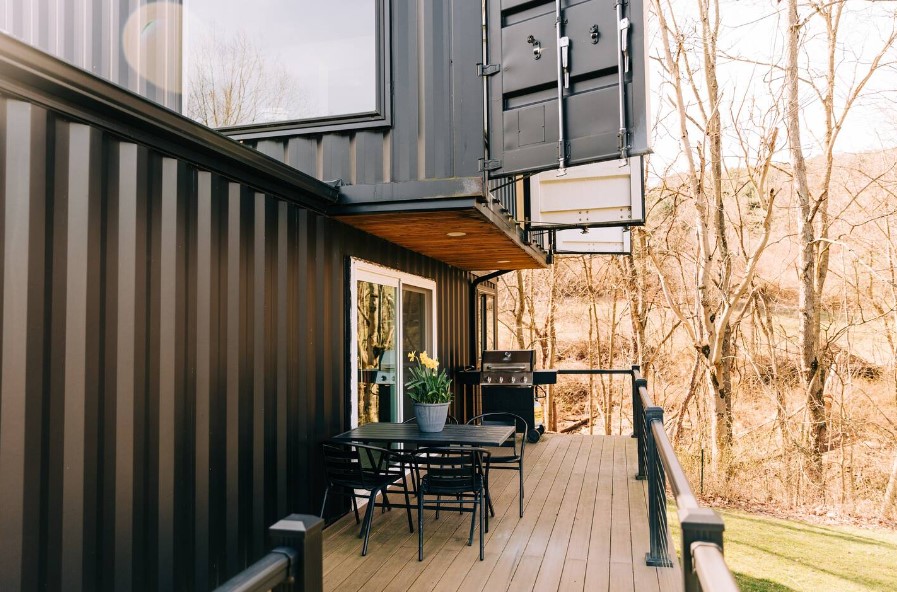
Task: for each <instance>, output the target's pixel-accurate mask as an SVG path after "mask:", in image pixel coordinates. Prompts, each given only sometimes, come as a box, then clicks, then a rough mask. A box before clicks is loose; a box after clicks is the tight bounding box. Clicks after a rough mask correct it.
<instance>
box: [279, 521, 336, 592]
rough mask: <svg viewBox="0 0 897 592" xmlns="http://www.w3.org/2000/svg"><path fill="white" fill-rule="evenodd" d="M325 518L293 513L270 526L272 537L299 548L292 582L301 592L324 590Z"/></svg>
mask: <svg viewBox="0 0 897 592" xmlns="http://www.w3.org/2000/svg"><path fill="white" fill-rule="evenodd" d="M323 533H324V520H323V519H321V518H319V517H318V516H312V515H309V514H290V515H289V516H287V517H286V518H283V519H282V520H279V521H278V522H276V523H275V524H273V525H272V526H271V527H270V528H268V534H269V535H270V536H271V538H272V540H274V541H275V542H277V543H278V544H280V545H284V546H287V547H290V548H292V549H295V550H296V553H297V561H296V566H295V569H294V570H293V583H294V584H295V585H296V588H295V589H296V590H300V591H301V592H323V591H324V534H323Z"/></svg>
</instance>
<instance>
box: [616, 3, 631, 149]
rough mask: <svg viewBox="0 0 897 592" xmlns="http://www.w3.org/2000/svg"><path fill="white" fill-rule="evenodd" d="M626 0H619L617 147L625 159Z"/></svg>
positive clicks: (626, 145) (627, 135)
mask: <svg viewBox="0 0 897 592" xmlns="http://www.w3.org/2000/svg"><path fill="white" fill-rule="evenodd" d="M624 3H625V0H617V3H616V9H617V49H618V51H617V81H618V83H619V85H620V88H619V97H620V131H619V132H617V147H618V148H619V149H620V158H623V159H625V158H626V157H627V156H628V154H629V130H628V128H627V127H626V120H627V119H628V118H627V117H626V115H627V113H626V74H628V73H629V27H630V26H631V23H630V22H629V18H628V17H624V16H623V4H624Z"/></svg>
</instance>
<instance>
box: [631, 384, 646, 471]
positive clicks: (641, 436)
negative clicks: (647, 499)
mask: <svg viewBox="0 0 897 592" xmlns="http://www.w3.org/2000/svg"><path fill="white" fill-rule="evenodd" d="M640 370H641V368H639V366H633V367H632V437H633V438H638V473H636V475H635V478H636V479H638V480H640V481H641V480H644V479H645V478H646V475H645V450H646V448H645V432H646V430H645V407H644V405H643V404H642V395H641V388H642V387H645V388H648V381H647V380H645V379H644V378H642V377H641V374H640Z"/></svg>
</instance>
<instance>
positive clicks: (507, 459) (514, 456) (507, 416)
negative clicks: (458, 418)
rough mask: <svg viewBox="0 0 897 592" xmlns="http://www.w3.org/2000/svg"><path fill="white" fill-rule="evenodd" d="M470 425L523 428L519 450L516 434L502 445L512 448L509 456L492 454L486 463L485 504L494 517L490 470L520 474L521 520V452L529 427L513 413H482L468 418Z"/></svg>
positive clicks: (521, 500) (521, 513)
mask: <svg viewBox="0 0 897 592" xmlns="http://www.w3.org/2000/svg"><path fill="white" fill-rule="evenodd" d="M467 423H468V424H472V425H483V424H489V423H503V424H508V425H510V424H512V423H514V424H515V425H516V426H517V431H520V429H521V428H523V432H522V433H523V437H521V438H520V450H519V451H518V449H517V434H513V435H511V437H510V438H508V441H507V442H506V443H505V444H504V446H507V447H508V448H512V451H510V452H511V453H510V454H493V455H492V456H491V458H490V459H489V462H487V463H486V503H487V505H488V506H489V512H491V513H492V515H493V516H495V509H494V508H493V507H492V498H491V496H490V495H489V471H490V469H506V470H511V471H517V472H518V473H520V495H519V497H520V517H521V518H523V450H524V447H525V446H526V435H527V434H528V433H529V425H527V423H526V420H524V419H523V418H522V417H520V416H519V415H515V414H513V413H502V412H496V413H483V414H482V415H477V416H476V417H472V418H470V420H468V422H467Z"/></svg>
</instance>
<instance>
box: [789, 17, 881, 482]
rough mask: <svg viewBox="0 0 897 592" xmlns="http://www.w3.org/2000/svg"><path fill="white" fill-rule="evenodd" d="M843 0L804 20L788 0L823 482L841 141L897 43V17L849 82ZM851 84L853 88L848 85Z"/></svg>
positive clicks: (813, 442)
mask: <svg viewBox="0 0 897 592" xmlns="http://www.w3.org/2000/svg"><path fill="white" fill-rule="evenodd" d="M846 6H847V3H846V2H845V1H843V0H835V1H829V0H823V1H818V2H816V1H814V2H811V3H810V6H809V11H808V12H809V15H808V16H806V17H803V18H802V17H801V14H800V10H799V6H798V0H788V20H787V23H788V25H787V33H786V49H787V51H786V56H787V60H786V65H785V86H786V96H787V101H786V117H785V124H786V128H787V130H788V140H789V142H788V145H789V152H790V157H791V168H792V187H793V190H794V194H795V196H796V198H797V208H796V210H795V211H796V215H797V227H798V241H799V245H800V247H799V256H798V284H799V290H798V307H799V310H800V320H799V322H800V328H799V332H798V348H799V351H800V364H801V374H802V377H803V383H804V391H805V396H806V408H807V413H808V418H809V422H808V424H809V425H808V430H807V443H806V444H807V450H808V452H809V458H808V461H809V463H808V467H807V471H808V475H809V476H810V478H811V480H812V481H814V482H815V483H817V484H821V482H822V480H823V466H822V455H823V453H824V452H825V451H826V449H827V447H828V430H827V420H826V412H825V400H824V394H825V390H824V387H825V383H826V372H827V368H828V366H829V362H830V360H829V357H830V352H829V348H828V346H827V344H826V343H825V342H823V340H821V339H820V323H821V314H820V312H821V299H822V297H823V292H824V290H825V286H826V279H827V277H828V272H829V258H830V250H831V242H830V241H829V240H828V239H829V233H830V230H831V225H832V217H831V216H830V214H829V197H830V194H831V190H832V172H833V168H834V151H835V145H836V142H837V140H838V136H839V135H840V133H841V131H842V129H843V127H844V123H845V120H846V119H847V116H848V114H849V113H850V111H851V109H852V108H853V107H854V105H855V104H856V103H857V101H858V99H859V98H860V97H861V96H862V95H863V92H864V90H865V88H866V86H867V85H868V83H869V81H870V80H871V79H872V77H873V75H874V74H875V73H876V72H878V71H879V70H880V69H882V68H883V67H885V66H886V65H887V64H888V63H890V62H891V57H890V53H891V50H892V48H893V46H894V42H895V40H897V28H895V21H894V20H893V18H892V19H891V22H890V23H889V26H890V31H889V32H888V33H887V34H886V35H885V38H884V42H883V44H882V46H881V48H880V50H879V51H878V52H877V53H876V54H875V55H874V57H873V58H872V60H871V61H870V62H869V63H868V64H867V65H863V66H860V65H858V64H853V65H854V68H855V77H854V79H853V80H852V81H849V82H848V83H847V84H846V85H845V84H844V83H843V80H844V76H843V72H844V70H845V69H846V68H845V66H847V67H849V66H850V64H845V55H844V54H845V50H844V48H843V47H842V45H841V40H840V38H839V36H840V34H841V25H842V21H843V17H844V14H845V13H844V10H845V7H846ZM812 19H818V20H819V21H820V22H821V24H822V30H823V35H824V41H825V49H826V54H825V57H826V62H825V64H826V65H825V68H824V70H823V73H822V75H821V76H815V75H813V74H814V73H813V72H810V73H809V75H807V72H806V69H805V68H804V67H803V66H802V64H801V62H800V51H801V45H802V35H806V34H808V26H809V24H810V23H812ZM804 86H807V87H809V89H810V90H811V91H812V93H813V94H814V95H815V96H816V97H817V98H818V100H819V101H820V103H821V105H822V108H823V116H822V121H821V122H818V123H819V125H818V129H821V130H822V139H821V144H822V145H821V149H822V175H821V176H822V178H821V180H820V181H819V183H818V184H817V187H816V190H815V191H812V190H811V186H810V179H809V176H808V173H807V165H806V158H805V155H804V140H803V136H802V121H801V120H802V118H803V117H804V116H805V115H804V113H803V109H802V106H801V103H800V96H801V89H802V87H804ZM842 86H846V88H842Z"/></svg>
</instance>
